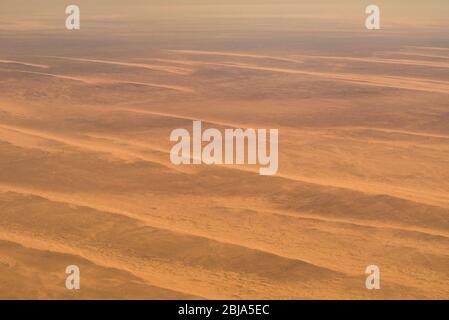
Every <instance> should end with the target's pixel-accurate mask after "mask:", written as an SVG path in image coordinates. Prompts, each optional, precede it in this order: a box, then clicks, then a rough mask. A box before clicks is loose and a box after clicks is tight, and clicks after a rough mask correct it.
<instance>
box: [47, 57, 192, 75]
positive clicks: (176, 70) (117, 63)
mask: <svg viewBox="0 0 449 320" xmlns="http://www.w3.org/2000/svg"><path fill="white" fill-rule="evenodd" d="M51 58H55V59H63V60H69V61H78V62H88V63H98V64H109V65H114V66H124V67H130V68H140V69H148V70H153V71H161V72H167V73H171V74H177V75H188V74H190V73H191V71H192V70H190V69H186V68H179V67H171V66H163V65H154V64H147V63H130V62H121V61H110V60H99V59H84V58H71V57H57V56H55V57H51Z"/></svg>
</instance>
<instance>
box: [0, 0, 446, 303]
mask: <svg viewBox="0 0 449 320" xmlns="http://www.w3.org/2000/svg"><path fill="white" fill-rule="evenodd" d="M5 1H6V2H5V3H8V2H10V3H9V5H11V3H13V1H9V0H5ZM2 2H3V1H2ZM43 2H46V1H43ZM79 2H80V6H81V8H82V25H81V30H79V31H68V30H66V29H65V28H64V19H65V14H64V6H63V5H59V7H58V2H57V1H48V0H47V3H48V5H42V7H41V8H40V9H39V8H37V7H36V8H34V7H33V8H32V9H30V10H28V11H27V10H25V9H24V10H22V6H25V5H26V3H25V2H22V1H16V3H17V10H16V11H14V10H13V9H12V7H13V5H12V7H8V8H9V11H8V10H7V9H6V5H5V10H6V16H5V17H4V18H3V19H2V20H1V22H0V42H1V46H0V298H4V299H24V298H33V299H56V298H77V299H78V298H79V299H103V298H106V299H133V298H136V299H335V298H338V299H418V298H422V299H448V298H449V37H448V31H449V20H446V21H444V20H439V16H435V17H434V16H433V15H432V11H431V10H428V11H426V10H420V9H419V8H418V7H416V8H415V7H413V5H411V8H412V9H413V10H412V9H410V10H412V11H410V14H416V12H415V10H416V11H417V12H422V14H423V15H422V16H421V19H415V20H414V21H415V23H416V24H414V25H410V24H409V23H408V22H407V21H405V20H401V19H405V18H404V15H403V16H401V19H400V20H399V21H397V20H395V19H394V17H395V16H394V14H393V13H394V12H396V11H394V10H398V9H397V8H396V7H395V8H392V9H391V10H387V11H386V13H385V19H384V20H383V25H382V29H381V30H378V31H373V32H372V31H368V30H366V29H365V28H364V25H363V21H364V18H365V14H364V7H363V5H360V4H356V3H358V2H360V1H350V0H347V1H346V2H347V5H345V6H343V7H342V8H337V9H336V5H335V4H330V2H329V1H321V2H322V3H320V1H318V2H317V4H316V7H315V6H311V5H305V4H295V3H294V2H292V1H278V2H274V1H268V2H267V3H268V4H267V3H265V4H264V5H262V4H260V3H258V2H257V1H250V0H245V1H240V2H237V1H226V2H225V1H217V4H213V5H212V4H211V5H205V4H204V1H198V0H195V1H192V4H191V5H189V4H180V1H168V3H164V2H162V1H154V3H155V6H156V8H157V10H156V9H155V12H153V11H152V10H151V8H148V7H147V6H148V1H147V2H144V1H134V2H135V3H134V2H133V1H130V3H131V4H130V6H131V7H130V8H131V9H130V10H128V11H125V10H121V8H122V7H121V5H120V4H117V5H116V6H111V7H110V8H109V7H107V8H105V7H103V6H102V5H103V4H104V3H105V2H103V1H99V2H98V3H97V4H96V5H92V4H89V3H88V2H87V1H79ZM117 2H119V1H115V2H114V1H112V3H114V4H115V3H117ZM149 2H151V1H149ZM299 2H301V1H299ZM343 2H344V1H343ZM398 2H399V3H403V2H402V1H398ZM434 2H435V3H438V4H440V3H441V6H445V8H446V12H447V9H448V8H449V6H448V5H447V3H443V2H439V1H436V0H434ZM239 3H240V4H239ZM309 3H310V2H309ZM380 3H381V4H382V3H384V4H385V6H386V8H387V9H388V8H389V7H388V2H385V1H380ZM430 3H432V1H430ZM412 4H413V1H412ZM327 5H329V6H331V7H329V6H327ZM417 6H418V5H417ZM0 7H1V6H0ZM143 7H145V10H143V9H142V8H143ZM19 8H20V10H19ZM61 8H62V9H61ZM327 8H331V9H327ZM253 9H254V10H253ZM393 9H394V10H393ZM38 10H42V11H43V13H39V11H38ZM342 12H343V14H341V13H342ZM345 12H347V13H345ZM27 14H29V15H27ZM18 16H20V17H21V18H20V19H19V18H17V17H18ZM58 19H59V20H58ZM426 19H427V20H426ZM193 120H202V121H203V126H204V127H206V128H218V129H224V128H267V129H268V128H276V129H278V130H279V171H278V172H277V174H276V175H274V176H261V175H259V174H258V168H259V167H258V166H256V165H209V166H208V165H198V166H188V165H184V166H182V165H181V166H176V165H174V164H172V163H171V162H170V157H169V153H170V149H171V147H172V143H171V142H170V140H169V136H170V132H171V131H172V130H174V129H176V128H186V129H189V130H191V128H192V121H193ZM68 265H77V266H79V267H80V270H81V290H73V291H71V290H67V289H66V287H65V280H66V276H67V275H66V273H65V268H66V266H68ZM369 265H377V266H379V268H380V270H381V289H380V290H367V289H366V287H365V280H366V277H367V275H366V274H365V269H366V267H367V266H369Z"/></svg>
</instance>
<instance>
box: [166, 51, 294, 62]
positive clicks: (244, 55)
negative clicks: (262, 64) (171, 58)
mask: <svg viewBox="0 0 449 320" xmlns="http://www.w3.org/2000/svg"><path fill="white" fill-rule="evenodd" d="M171 52H175V53H182V54H188V55H206V56H224V57H238V58H253V59H267V60H276V61H283V62H293V63H302V62H303V61H302V60H297V59H291V58H286V57H278V56H265V55H259V54H249V53H236V52H225V51H198V50H172V51H171Z"/></svg>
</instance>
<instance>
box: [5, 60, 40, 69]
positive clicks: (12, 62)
mask: <svg viewBox="0 0 449 320" xmlns="http://www.w3.org/2000/svg"><path fill="white" fill-rule="evenodd" d="M0 63H6V64H20V65H22V66H27V67H35V68H42V69H48V68H49V66H48V65H44V64H37V63H30V62H23V61H15V60H3V59H0Z"/></svg>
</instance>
